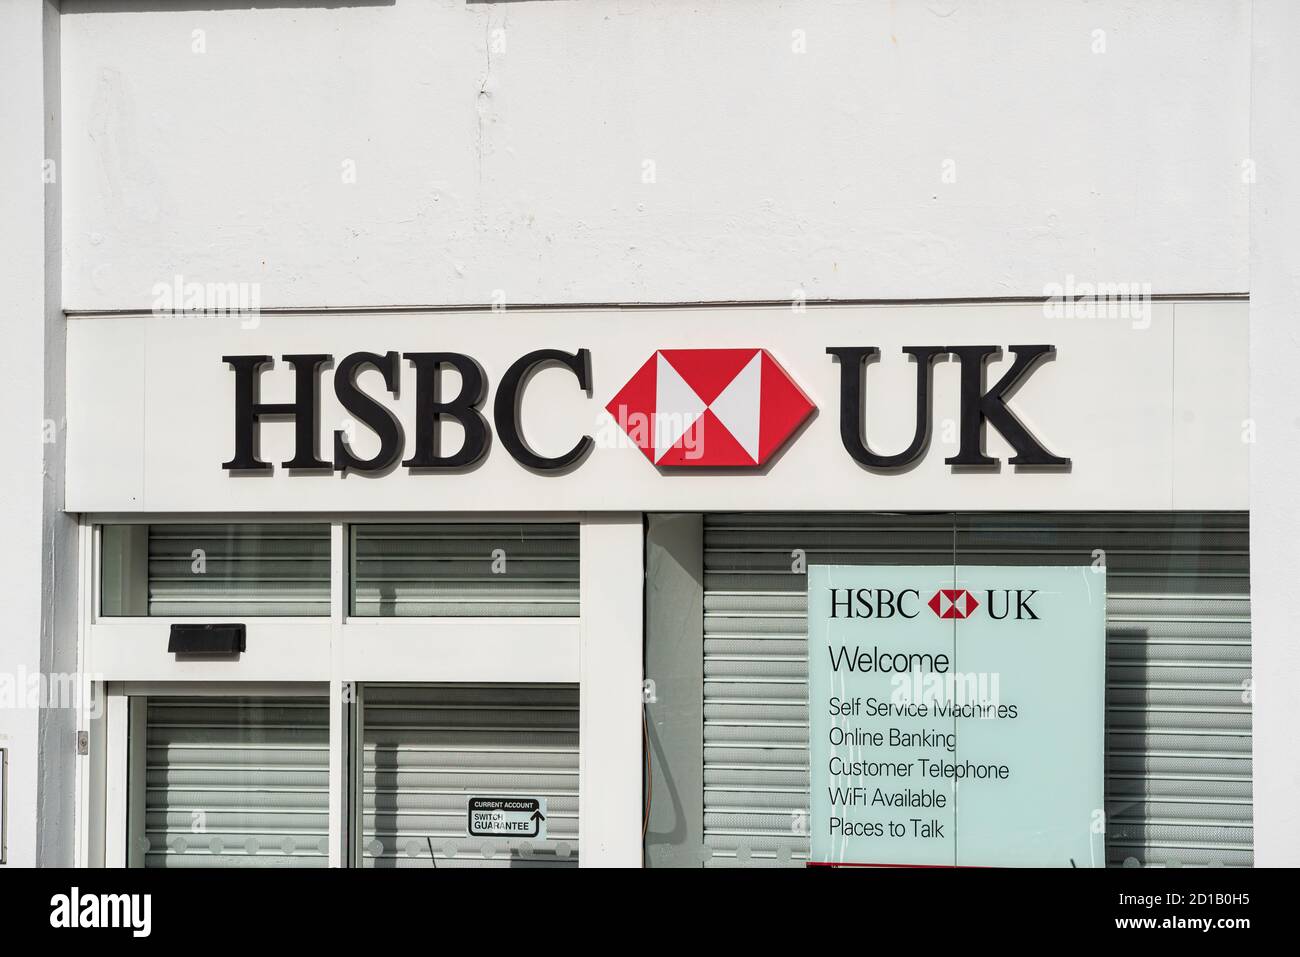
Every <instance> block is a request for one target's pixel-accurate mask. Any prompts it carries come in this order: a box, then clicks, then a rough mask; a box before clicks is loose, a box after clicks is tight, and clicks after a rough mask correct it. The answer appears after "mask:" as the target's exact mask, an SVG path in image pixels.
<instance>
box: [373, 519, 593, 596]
mask: <svg viewBox="0 0 1300 957" xmlns="http://www.w3.org/2000/svg"><path fill="white" fill-rule="evenodd" d="M351 614H352V615H355V616H357V617H362V618H367V617H399V618H401V617H513V616H521V617H555V616H559V617H575V616H576V615H577V614H578V526H577V525H576V524H564V525H559V524H541V523H522V524H501V523H496V524H475V525H470V524H436V525H354V526H353V527H352V602H351Z"/></svg>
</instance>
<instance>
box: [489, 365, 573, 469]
mask: <svg viewBox="0 0 1300 957" xmlns="http://www.w3.org/2000/svg"><path fill="white" fill-rule="evenodd" d="M551 364H558V365H562V366H564V367H565V368H566V369H568V370H569V371H571V372H572V373H573V375H574V378H576V379H577V380H578V386H579V387H580V388H581V389H582V391H583V392H586V393H587V394H588V395H590V394H591V353H590V352H589V351H588V350H586V349H579V350H578V351H577V352H574V353H570V352H562V351H561V350H559V349H538V350H537V351H536V352H530V353H528V355H526V356H523V357H521V358H519V359H518V360H516V361H515V363H514V364H513V365H512V366H510V368H509V369H507V370H506V374H505V375H504V376H502V377H501V385H500V386H499V387H498V388H497V395H496V400H495V401H494V403H493V406H492V418H493V420H494V421H495V422H496V427H497V437H498V438H499V439H500V440H501V444H502V445H504V446H505V447H506V451H508V452H509V453H510V455H511V457H512V458H514V460H515V461H516V462H518V463H519V464H520V465H523V466H525V467H527V468H530V469H536V470H538V471H541V472H554V471H557V470H559V469H564V468H568V467H569V466H570V465H573V464H575V463H577V462H580V461H581V460H582V459H583V458H584V457H585V456H586V455H587V453H589V452H590V451H591V449H592V447H593V446H594V445H595V444H596V443H595V441H594V440H593V439H592V437H591V436H590V435H584V436H583V437H582V438H581V439H579V440H578V443H577V444H576V445H575V446H574V447H573V448H571V449H569V451H567V452H565V453H564V454H563V455H559V456H556V457H554V458H547V457H546V456H544V455H538V454H537V453H536V452H534V451H533V450H532V449H531V448H530V447H529V445H528V443H527V441H525V439H524V437H523V434H522V433H521V432H520V429H519V407H520V402H521V401H522V399H523V390H524V385H525V384H526V381H527V380H528V378H529V377H530V376H531V375H532V373H533V372H535V371H537V370H538V369H540V368H541V367H542V366H545V365H551Z"/></svg>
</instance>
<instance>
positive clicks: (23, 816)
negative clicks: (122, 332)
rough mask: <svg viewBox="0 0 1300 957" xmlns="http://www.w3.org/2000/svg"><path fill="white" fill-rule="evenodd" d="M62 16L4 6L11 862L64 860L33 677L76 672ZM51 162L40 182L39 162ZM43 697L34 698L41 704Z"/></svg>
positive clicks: (63, 801) (67, 824)
mask: <svg viewBox="0 0 1300 957" xmlns="http://www.w3.org/2000/svg"><path fill="white" fill-rule="evenodd" d="M58 49H59V37H58V13H57V10H56V9H54V8H53V7H51V6H48V5H47V4H46V3H44V2H42V0H12V2H9V3H5V4H3V5H0V89H3V90H4V95H3V96H0V130H3V131H4V134H3V137H0V183H3V184H4V188H3V189H2V190H0V222H3V223H4V224H5V228H4V229H3V230H0V316H3V320H2V321H3V323H4V326H3V329H4V349H3V350H0V364H2V366H0V407H3V408H4V410H5V421H6V423H7V425H8V428H7V430H6V431H7V434H8V436H9V440H8V449H7V452H6V457H5V467H4V468H3V469H2V470H0V502H3V506H2V507H0V540H3V541H4V542H5V548H4V549H3V550H2V551H0V582H3V583H4V585H3V589H4V590H3V595H4V610H5V620H4V628H3V634H0V682H3V683H4V685H5V686H6V690H7V693H6V694H4V695H3V697H4V699H6V700H4V701H3V704H0V747H4V748H6V749H7V750H8V752H9V754H8V774H9V780H8V782H7V783H8V791H7V800H8V814H7V817H8V820H7V822H6V823H7V839H8V840H7V843H8V855H7V865H8V866H31V865H33V864H36V863H42V864H51V865H60V864H61V865H65V866H66V865H68V864H71V863H72V849H73V835H74V830H73V732H74V731H75V729H76V722H75V720H74V715H75V710H73V709H71V708H67V707H64V708H42V709H40V710H39V711H38V710H37V709H36V708H34V707H32V706H31V705H32V704H33V702H32V700H31V698H30V697H29V696H28V691H29V689H30V688H31V687H32V685H31V684H30V682H32V681H37V680H39V676H41V675H45V676H47V677H48V676H51V675H65V674H69V673H71V672H73V671H74V670H75V668H76V653H77V646H76V608H77V580H76V575H75V556H76V534H75V532H76V523H75V520H74V519H73V518H72V517H71V516H69V515H66V514H64V512H63V488H64V473H63V463H64V458H65V456H64V429H63V425H64V422H63V408H64V399H65V395H66V389H65V382H64V356H65V348H64V336H63V333H64V320H63V316H62V314H61V312H60V275H59V268H60V262H61V259H60V231H59V230H60V224H61V211H60V205H59V199H60V184H59V182H58V177H59V176H61V175H62V170H61V169H60V168H58V161H59V158H60V154H59V126H58V107H57V104H58V102H59V60H58ZM47 159H49V160H52V161H53V162H54V164H55V166H54V167H53V171H54V173H55V176H54V178H53V181H51V182H48V183H47V182H45V176H44V174H45V172H46V170H45V168H44V166H43V164H44V162H45V161H46V160H47ZM36 700H37V701H39V700H41V699H40V698H39V697H38V698H37V699H36Z"/></svg>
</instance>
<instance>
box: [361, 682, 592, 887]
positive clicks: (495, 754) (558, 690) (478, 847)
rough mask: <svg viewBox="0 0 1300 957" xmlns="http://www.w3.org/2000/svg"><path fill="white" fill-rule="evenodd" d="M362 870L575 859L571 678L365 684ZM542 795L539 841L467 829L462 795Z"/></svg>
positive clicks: (575, 733) (575, 713)
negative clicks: (564, 681) (542, 836)
mask: <svg viewBox="0 0 1300 957" xmlns="http://www.w3.org/2000/svg"><path fill="white" fill-rule="evenodd" d="M363 701H364V722H365V732H364V742H365V745H364V754H363V761H364V768H363V771H364V773H363V799H362V807H363V822H362V831H363V836H364V839H363V847H362V864H363V866H365V867H530V866H576V865H577V863H578V687H577V685H555V684H550V685H540V684H521V685H470V684H455V685H366V687H365V691H364V699H363ZM471 795H480V796H493V797H512V796H519V797H544V798H545V799H546V803H547V838H546V840H544V841H528V840H513V839H512V840H506V839H491V840H490V839H485V838H479V837H476V838H470V837H468V836H467V822H466V813H465V808H466V799H467V798H468V797H470V796H471Z"/></svg>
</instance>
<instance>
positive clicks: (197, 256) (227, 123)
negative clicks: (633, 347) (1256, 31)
mask: <svg viewBox="0 0 1300 957" xmlns="http://www.w3.org/2000/svg"><path fill="white" fill-rule="evenodd" d="M191 6H194V5H192V4H182V5H181V7H182V9H170V7H171V5H170V4H159V3H156V2H142V0H118V2H116V3H114V4H112V5H110V6H109V9H105V5H103V4H101V3H97V2H95V0H66V2H65V3H64V4H63V9H64V24H63V60H64V71H63V73H64V77H63V88H64V133H65V147H64V149H65V156H66V164H67V180H66V201H67V202H66V217H65V225H66V245H65V259H66V270H65V282H64V293H65V295H64V305H65V306H66V307H67V308H69V309H77V310H81V309H114V308H148V307H149V304H150V302H151V299H152V296H151V289H152V287H153V285H154V284H155V283H157V282H160V281H170V280H171V277H172V276H173V275H174V274H177V273H179V274H183V275H184V276H186V277H187V278H193V279H197V280H201V281H247V282H259V283H261V296H262V303H263V305H266V306H321V305H348V306H353V305H368V306H376V305H388V304H394V303H407V304H410V303H415V304H451V303H485V302H489V301H491V300H492V298H493V295H494V290H498V289H500V290H502V291H503V294H504V296H505V298H506V300H507V301H509V302H513V303H521V302H548V303H572V302H632V301H657V302H663V301H699V300H733V299H744V300H751V301H752V300H763V299H789V298H792V296H793V295H794V291H795V290H796V289H803V290H805V291H806V293H807V295H808V296H809V297H811V298H820V297H839V298H845V297H849V298H862V297H868V298H879V297H887V298H892V297H899V298H917V297H921V298H932V297H951V296H1022V295H1027V296H1037V295H1041V294H1042V291H1043V287H1044V284H1046V283H1049V282H1060V281H1063V280H1064V278H1065V275H1066V274H1070V273H1072V274H1074V275H1076V276H1078V277H1080V278H1089V279H1108V280H1113V281H1121V280H1134V281H1141V282H1150V283H1151V284H1152V286H1153V288H1154V291H1155V292H1157V293H1189V292H1216V293H1222V292H1243V291H1245V290H1246V282H1247V272H1246V251H1247V203H1248V197H1247V188H1246V187H1245V186H1244V185H1243V184H1242V181H1241V176H1240V164H1241V163H1242V162H1243V160H1244V159H1245V158H1246V157H1247V155H1248V153H1249V148H1248V138H1247V131H1248V116H1249V110H1248V104H1249V92H1250V89H1249V73H1250V62H1249V55H1250V46H1249V40H1248V37H1249V6H1248V4H1247V3H1246V2H1244V0H1238V2H1233V0H1219V2H1208V3H1192V4H1189V3H1183V2H1178V0H1104V2H1098V3H1087V4H1084V3H1042V2H1039V0H1010V2H1008V0H1002V2H969V3H958V2H956V0H929V2H924V3H922V2H920V0H916V2H901V3H900V2H885V0H864V2H856V0H855V2H836V0H808V2H790V0H748V2H737V0H702V2H697V3H689V4H687V3H681V2H676V0H583V2H510V3H493V2H479V3H467V2H465V0H395V2H393V3H391V4H390V3H382V2H380V3H370V2H365V3H358V4H356V5H353V4H349V3H347V2H346V0H345V2H344V4H343V5H342V6H340V7H338V8H332V7H330V8H322V7H315V6H300V5H298V4H297V3H294V4H291V5H288V6H285V7H275V6H274V5H272V6H271V7H270V8H267V6H266V5H258V7H259V8H258V9H220V10H196V9H189V7H191ZM221 6H223V7H226V6H228V5H227V4H221ZM235 6H237V7H238V6H239V5H238V4H236V5H235ZM195 31H203V32H202V34H201V39H202V42H203V43H204V49H205V51H206V52H203V53H196V52H193V49H194V44H195V43H196V42H197V41H196V36H197V35H196V33H195ZM796 31H801V33H798V32H796ZM1097 31H1101V33H1100V34H1099V33H1097ZM801 36H802V42H803V43H804V44H805V45H806V52H804V53H799V52H795V48H796V46H797V45H798V44H799V43H800V42H801V40H800V37H801ZM1102 42H1104V49H1105V52H1094V48H1096V47H1097V46H1098V44H1100V43H1102ZM347 160H351V161H354V162H355V164H356V182H355V183H345V182H343V178H342V172H343V164H344V162H345V161H347ZM948 160H952V161H953V163H954V164H955V167H954V168H955V173H956V181H955V182H945V181H944V178H943V173H944V171H945V165H944V164H945V162H946V161H948ZM647 161H652V162H653V163H654V164H655V168H654V171H655V179H656V181H655V182H654V183H652V184H651V183H645V182H643V170H644V164H645V163H646V162H647Z"/></svg>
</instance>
